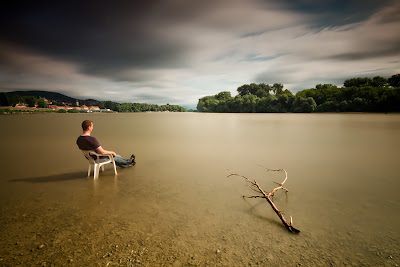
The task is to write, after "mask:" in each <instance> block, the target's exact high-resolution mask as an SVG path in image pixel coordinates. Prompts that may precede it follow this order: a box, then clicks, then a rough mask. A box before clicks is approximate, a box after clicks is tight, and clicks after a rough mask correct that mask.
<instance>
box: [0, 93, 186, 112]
mask: <svg viewBox="0 0 400 267" xmlns="http://www.w3.org/2000/svg"><path fill="white" fill-rule="evenodd" d="M18 93H20V94H23V93H24V92H23V91H19V92H18ZM28 93H29V94H32V93H31V92H28ZM35 93H36V92H35ZM20 94H16V93H2V92H0V106H5V107H10V106H12V107H13V106H15V105H16V104H18V103H24V104H27V105H28V107H34V106H35V105H37V107H38V108H47V107H48V104H47V103H46V101H45V100H44V99H43V98H41V97H37V96H33V95H27V96H24V95H20ZM57 95H61V94H57ZM62 96H63V95H62ZM51 101H52V104H53V105H56V106H64V105H65V104H64V103H63V102H61V101H60V100H58V101H57V100H51ZM71 102H72V103H68V105H70V106H71V107H76V101H71ZM79 102H80V103H81V104H85V105H87V106H98V107H99V108H100V109H110V110H112V111H117V112H147V111H171V112H186V111H187V110H186V108H184V107H181V106H178V105H169V104H166V105H161V106H159V105H155V104H146V103H116V102H113V101H109V100H107V101H98V100H94V99H87V100H79ZM60 112H63V111H60ZM70 112H79V111H76V110H71V111H70Z"/></svg>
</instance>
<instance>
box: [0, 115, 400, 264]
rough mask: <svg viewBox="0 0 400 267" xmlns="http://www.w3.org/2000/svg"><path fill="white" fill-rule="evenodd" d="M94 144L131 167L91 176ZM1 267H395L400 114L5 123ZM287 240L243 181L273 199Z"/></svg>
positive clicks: (8, 118)
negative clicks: (87, 141)
mask: <svg viewBox="0 0 400 267" xmlns="http://www.w3.org/2000/svg"><path fill="white" fill-rule="evenodd" d="M84 119H91V120H92V121H93V122H94V131H93V133H92V135H93V136H96V137H97V138H98V140H99V141H100V143H101V145H102V146H103V147H104V148H105V149H108V150H115V151H117V152H118V154H121V155H122V156H124V157H129V156H130V155H131V154H132V153H134V154H135V155H136V157H137V165H136V166H134V167H132V168H129V169H118V175H117V176H114V174H113V169H112V166H111V165H108V166H106V167H105V171H104V172H101V173H100V176H99V179H97V180H93V179H92V177H89V178H87V177H86V176H87V161H86V160H85V159H84V157H83V156H82V153H81V152H80V151H79V150H78V148H77V147H76V144H75V140H76V138H77V136H78V135H79V134H80V133H81V129H80V123H81V122H82V121H83V120H84ZM0 123H1V126H2V130H1V133H0V144H1V147H2V159H1V162H0V167H1V170H2V171H1V173H0V201H1V202H0V212H1V217H0V234H1V236H2V239H1V240H0V247H1V250H0V263H1V264H2V265H17V264H23V265H35V264H38V265H42V264H43V263H46V264H47V265H51V264H53V265H56V266H59V265H66V264H69V263H70V264H73V265H80V266H83V265H91V266H93V265H94V266H96V265H100V266H106V265H107V264H108V265H109V266H110V265H121V266H136V265H144V266H156V265H162V266H172V265H174V266H192V265H194V266H196V265H197V266H207V265H208V266H243V265H249V264H251V265H261V266H277V265H286V266H295V265H299V264H301V265H303V266H327V265H334V266H346V265H348V266H360V265H361V266H362V265H364V266H377V265H379V266H396V264H397V265H399V264H400V261H399V257H400V253H399V249H398V248H399V247H400V246H399V245H400V244H399V240H400V232H399V230H398V226H397V225H398V222H399V221H400V220H399V219H400V215H399V214H400V197H399V195H398V192H397V190H398V189H399V188H400V179H399V178H400V177H399V173H398V167H397V166H398V164H399V163H400V150H399V147H400V140H399V138H398V136H399V134H400V115H396V114H198V113H140V114H26V115H2V116H0ZM265 168H273V169H279V168H285V169H286V170H287V171H288V180H287V182H286V184H285V185H286V187H287V188H288V189H289V192H288V193H286V194H285V193H284V192H277V193H276V194H275V196H274V202H275V203H276V204H277V206H278V208H280V209H281V210H282V211H283V212H284V216H285V217H286V218H287V219H288V218H290V216H292V217H293V220H294V225H295V227H296V228H298V229H300V230H301V233H300V234H298V235H294V234H291V233H289V232H288V231H287V230H286V229H285V228H284V227H283V225H282V223H281V222H280V221H279V219H278V217H277V216H276V214H274V213H273V211H272V209H271V207H270V206H269V205H268V203H267V202H266V201H265V200H263V199H243V198H242V195H252V194H254V192H252V191H251V190H250V189H249V188H248V187H247V186H246V183H245V181H244V179H243V178H240V177H229V178H227V175H229V174H231V173H238V174H240V175H244V176H246V177H248V178H250V179H256V180H257V181H258V182H259V183H260V184H261V186H262V187H263V188H264V189H265V190H266V191H269V190H271V189H272V188H274V187H275V186H276V184H275V183H274V181H276V182H282V180H283V178H284V175H283V173H281V172H266V171H265Z"/></svg>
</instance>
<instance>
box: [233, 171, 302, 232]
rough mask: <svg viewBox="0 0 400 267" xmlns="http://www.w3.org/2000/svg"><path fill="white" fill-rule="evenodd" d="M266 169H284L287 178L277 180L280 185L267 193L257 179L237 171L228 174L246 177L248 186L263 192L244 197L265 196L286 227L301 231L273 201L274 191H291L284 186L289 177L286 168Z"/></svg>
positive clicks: (293, 230) (291, 230)
mask: <svg viewBox="0 0 400 267" xmlns="http://www.w3.org/2000/svg"><path fill="white" fill-rule="evenodd" d="M265 169H266V171H282V172H285V179H284V180H283V182H282V183H277V182H275V183H276V184H278V185H279V186H278V187H275V188H274V189H272V190H271V191H270V192H268V193H266V192H265V191H264V190H263V189H262V188H261V186H260V185H259V184H258V183H257V181H256V180H254V181H252V180H250V179H249V178H247V177H246V176H243V175H240V174H236V173H232V174H230V175H228V176H227V177H230V176H238V177H242V178H244V179H245V180H246V181H247V183H248V186H249V187H250V188H251V189H252V190H253V191H256V192H257V193H259V194H261V195H256V196H243V197H246V198H265V199H266V200H267V201H268V203H269V204H270V205H271V207H272V209H273V210H274V211H275V213H276V214H277V215H278V217H279V219H281V221H282V223H283V225H285V227H286V228H287V229H288V230H289V231H290V232H292V233H296V234H297V233H299V232H300V230H298V229H296V228H294V227H293V218H292V217H290V222H287V221H286V219H285V217H284V216H283V215H282V212H281V211H279V209H278V208H277V207H276V205H275V203H274V202H273V201H272V199H271V197H273V196H274V193H275V192H276V191H278V190H279V189H282V190H284V191H285V192H289V190H288V189H287V188H285V187H284V186H283V185H284V183H285V182H286V180H287V178H288V175H287V172H286V170H285V169H278V170H274V169H267V168H265Z"/></svg>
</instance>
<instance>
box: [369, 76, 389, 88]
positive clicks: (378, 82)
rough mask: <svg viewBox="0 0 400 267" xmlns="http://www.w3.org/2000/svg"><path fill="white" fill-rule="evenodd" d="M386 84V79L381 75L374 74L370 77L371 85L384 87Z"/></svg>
mask: <svg viewBox="0 0 400 267" xmlns="http://www.w3.org/2000/svg"><path fill="white" fill-rule="evenodd" d="M387 85H388V80H387V79H386V78H383V77H381V76H375V77H374V78H372V82H371V86H373V87H385V86H387Z"/></svg>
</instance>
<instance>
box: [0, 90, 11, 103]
mask: <svg viewBox="0 0 400 267" xmlns="http://www.w3.org/2000/svg"><path fill="white" fill-rule="evenodd" d="M0 106H10V102H9V101H8V96H7V94H6V93H2V92H0Z"/></svg>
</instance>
